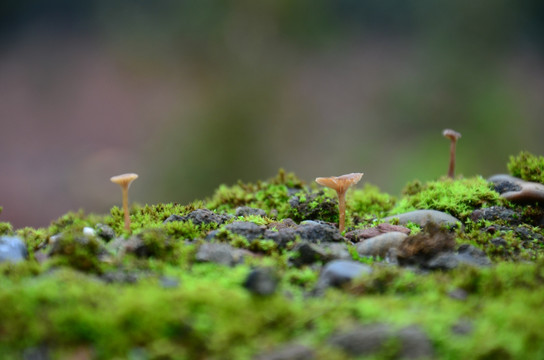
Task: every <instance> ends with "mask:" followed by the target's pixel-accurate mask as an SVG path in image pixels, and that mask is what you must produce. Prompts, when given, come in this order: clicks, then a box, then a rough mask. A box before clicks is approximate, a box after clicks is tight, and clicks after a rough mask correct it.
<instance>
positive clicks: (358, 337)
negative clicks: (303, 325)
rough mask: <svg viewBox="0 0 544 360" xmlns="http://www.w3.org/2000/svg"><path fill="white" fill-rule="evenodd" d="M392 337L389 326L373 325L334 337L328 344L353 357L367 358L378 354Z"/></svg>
mask: <svg viewBox="0 0 544 360" xmlns="http://www.w3.org/2000/svg"><path fill="white" fill-rule="evenodd" d="M392 336H393V330H392V329H391V328H390V327H389V326H388V325H385V324H372V325H366V326H362V327H359V328H357V329H354V330H351V331H349V332H344V333H340V334H337V335H333V336H331V337H330V338H329V340H328V343H329V344H330V345H332V346H334V347H338V348H340V349H342V350H343V351H344V352H346V353H348V354H349V355H351V356H366V355H371V354H373V353H376V352H378V351H379V350H380V349H381V348H382V346H383V345H384V343H385V342H386V341H387V340H389V339H390V338H391V337H392Z"/></svg>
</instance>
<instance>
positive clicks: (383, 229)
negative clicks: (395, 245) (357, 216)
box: [346, 223, 410, 242]
mask: <svg viewBox="0 0 544 360" xmlns="http://www.w3.org/2000/svg"><path fill="white" fill-rule="evenodd" d="M388 232H401V233H404V234H406V235H409V234H410V229H408V228H407V227H404V226H400V225H391V224H388V223H383V224H379V225H378V226H375V227H372V228H368V229H359V230H353V231H350V232H348V233H346V238H347V239H349V240H351V241H354V242H359V241H362V240H364V239H370V238H373V237H376V236H378V235H381V234H385V233H388Z"/></svg>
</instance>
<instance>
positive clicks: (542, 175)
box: [507, 151, 544, 184]
mask: <svg viewBox="0 0 544 360" xmlns="http://www.w3.org/2000/svg"><path fill="white" fill-rule="evenodd" d="M507 167H508V171H510V173H511V174H512V175H513V176H516V177H519V178H522V179H523V180H527V181H535V182H539V183H542V184H544V157H543V156H536V155H534V154H531V153H530V152H528V151H522V152H520V153H519V154H518V155H517V156H510V161H509V162H508V165H507Z"/></svg>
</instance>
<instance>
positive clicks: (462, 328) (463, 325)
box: [451, 319, 474, 335]
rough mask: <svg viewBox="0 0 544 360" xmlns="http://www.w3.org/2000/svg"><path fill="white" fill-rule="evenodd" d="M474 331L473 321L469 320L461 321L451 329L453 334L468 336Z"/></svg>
mask: <svg viewBox="0 0 544 360" xmlns="http://www.w3.org/2000/svg"><path fill="white" fill-rule="evenodd" d="M473 330H474V325H473V324H472V321H470V320H467V319H460V320H459V321H457V322H456V323H455V324H453V326H452V327H451V332H452V333H454V334H456V335H468V334H470V333H471V332H472V331H473Z"/></svg>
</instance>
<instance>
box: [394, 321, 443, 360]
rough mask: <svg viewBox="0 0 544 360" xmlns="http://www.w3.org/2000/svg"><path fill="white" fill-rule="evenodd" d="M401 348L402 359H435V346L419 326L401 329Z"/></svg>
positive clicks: (399, 333)
mask: <svg viewBox="0 0 544 360" xmlns="http://www.w3.org/2000/svg"><path fill="white" fill-rule="evenodd" d="M397 337H398V339H399V340H400V343H401V348H400V353H399V357H400V358H401V359H421V358H425V359H430V358H432V357H433V353H434V351H433V346H432V344H431V341H430V340H429V338H428V336H427V334H425V333H424V332H423V331H422V330H421V329H420V328H419V326H416V325H412V326H407V327H405V328H403V329H400V330H399V331H398V333H397Z"/></svg>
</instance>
